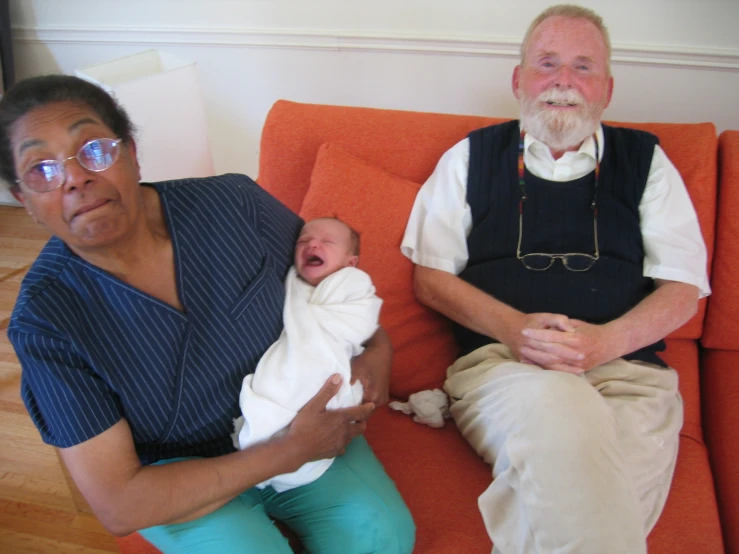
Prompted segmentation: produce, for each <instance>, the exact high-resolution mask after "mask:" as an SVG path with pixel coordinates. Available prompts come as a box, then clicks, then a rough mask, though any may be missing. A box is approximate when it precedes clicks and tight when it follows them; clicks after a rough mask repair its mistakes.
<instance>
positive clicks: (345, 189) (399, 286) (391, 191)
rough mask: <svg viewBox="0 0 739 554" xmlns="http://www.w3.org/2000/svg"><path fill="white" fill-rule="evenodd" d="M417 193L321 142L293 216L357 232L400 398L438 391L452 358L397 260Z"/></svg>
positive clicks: (440, 325)
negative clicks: (333, 221)
mask: <svg viewBox="0 0 739 554" xmlns="http://www.w3.org/2000/svg"><path fill="white" fill-rule="evenodd" d="M419 186H420V185H418V184H417V183H413V182H411V181H407V180H406V179H402V178H400V177H397V176H395V175H391V174H390V173H388V172H386V171H384V170H382V169H380V168H378V167H375V166H373V165H370V164H368V163H366V162H364V161H362V160H360V159H358V158H356V157H354V156H352V155H351V154H348V153H347V152H345V151H344V150H343V149H342V148H340V147H338V146H336V145H334V144H330V143H327V144H324V145H323V146H322V147H321V149H320V150H319V151H318V157H317V159H316V163H315V167H314V169H313V174H312V176H311V181H310V189H308V194H307V195H306V197H305V201H304V202H303V206H302V208H301V210H300V215H301V217H303V219H305V220H306V221H308V220H310V219H314V218H316V217H322V216H334V217H338V218H339V219H341V220H343V221H345V222H346V223H348V224H349V225H351V226H352V227H353V228H354V229H356V230H357V231H358V232H359V234H360V237H361V248H360V256H359V267H360V268H361V269H363V270H365V271H366V272H367V273H369V275H370V276H371V277H372V280H373V281H374V283H375V287H376V288H377V294H378V296H380V298H382V299H383V306H382V311H381V312H380V324H381V325H382V327H383V328H384V329H385V330H386V331H387V333H388V335H389V336H390V341H391V342H392V344H393V347H394V350H395V354H394V357H393V369H392V376H391V380H390V394H392V395H393V396H400V397H407V396H408V395H409V394H411V393H413V392H416V391H419V390H423V389H430V388H436V387H441V385H442V384H443V381H444V376H445V374H446V368H447V367H448V366H449V365H450V364H451V363H452V362H453V361H454V358H455V356H456V352H457V347H456V345H455V344H454V340H453V338H452V335H451V332H450V329H449V323H448V321H447V320H446V319H444V318H443V317H442V316H440V315H439V314H437V313H436V312H434V311H432V310H430V309H428V308H426V307H425V306H422V305H421V304H419V303H418V302H417V301H416V299H415V296H414V295H413V263H412V262H411V261H410V260H408V259H407V258H406V257H405V256H403V255H402V254H401V253H400V241H401V239H402V238H403V233H404V231H405V222H406V221H407V220H408V215H409V214H410V211H411V207H412V206H413V201H414V199H415V197H416V193H417V192H418V188H419Z"/></svg>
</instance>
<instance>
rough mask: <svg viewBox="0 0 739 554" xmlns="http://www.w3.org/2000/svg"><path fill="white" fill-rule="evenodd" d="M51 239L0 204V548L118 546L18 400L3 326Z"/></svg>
mask: <svg viewBox="0 0 739 554" xmlns="http://www.w3.org/2000/svg"><path fill="white" fill-rule="evenodd" d="M0 186H1V185H0ZM47 239H48V235H47V233H46V232H45V231H43V230H42V229H40V228H39V227H37V226H36V225H35V224H34V223H33V221H31V219H30V218H29V217H28V215H27V214H26V212H25V210H24V209H23V208H14V207H10V206H0V552H2V553H8V554H26V553H34V554H45V553H49V554H50V553H54V554H58V553H67V552H75V553H78V554H83V553H84V554H88V553H102V552H119V550H118V548H117V547H116V543H115V541H114V540H113V537H112V536H111V535H110V534H109V533H108V532H107V531H105V529H103V527H102V526H101V525H100V523H98V521H97V520H96V519H95V517H94V516H92V515H90V514H87V513H83V512H80V511H78V509H77V507H76V506H75V501H74V497H73V492H72V490H70V488H69V486H68V485H67V482H66V480H65V477H64V473H63V471H62V469H61V467H60V465H59V460H58V458H57V456H56V453H55V450H54V449H53V448H52V447H50V446H47V445H45V444H44V443H43V442H41V438H40V437H39V434H38V431H36V428H35V427H34V426H33V423H31V419H30V418H29V417H28V413H27V412H26V409H25V407H24V406H23V402H22V401H21V399H20V374H21V370H20V366H19V365H18V360H17V358H16V357H15V354H14V353H13V348H12V347H11V346H10V343H9V342H8V338H7V336H6V333H5V330H6V329H7V327H8V320H9V318H10V312H11V310H12V309H13V304H14V303H15V299H16V296H17V295H18V289H19V287H20V283H21V280H22V279H23V276H24V275H25V273H26V271H27V270H28V267H29V266H30V264H31V263H32V262H33V260H34V259H35V257H36V255H37V254H38V252H39V251H40V250H41V248H42V247H43V245H44V243H45V242H46V240H47Z"/></svg>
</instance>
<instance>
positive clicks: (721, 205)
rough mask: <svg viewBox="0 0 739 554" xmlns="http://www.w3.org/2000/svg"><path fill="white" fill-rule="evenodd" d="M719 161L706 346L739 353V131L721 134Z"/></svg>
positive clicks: (705, 336)
mask: <svg viewBox="0 0 739 554" xmlns="http://www.w3.org/2000/svg"><path fill="white" fill-rule="evenodd" d="M719 160H720V164H721V167H720V169H719V172H720V173H719V187H718V212H717V213H718V226H717V228H718V235H717V236H716V254H717V255H716V257H715V259H714V261H713V278H712V280H711V286H712V287H713V294H711V296H710V298H709V299H708V313H707V315H706V332H705V333H704V335H703V345H704V346H706V347H707V348H720V349H724V350H739V286H737V285H739V277H738V276H737V275H738V274H737V270H736V267H737V255H739V131H724V132H723V133H721V137H719Z"/></svg>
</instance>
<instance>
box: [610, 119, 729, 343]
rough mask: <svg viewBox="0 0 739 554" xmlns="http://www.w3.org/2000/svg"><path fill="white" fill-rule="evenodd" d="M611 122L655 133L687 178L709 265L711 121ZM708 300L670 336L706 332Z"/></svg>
mask: <svg viewBox="0 0 739 554" xmlns="http://www.w3.org/2000/svg"><path fill="white" fill-rule="evenodd" d="M609 124H610V125H615V126H619V127H631V128H632V129H641V130H642V131H647V132H649V133H652V134H653V135H656V136H657V137H658V138H659V142H660V146H661V147H662V149H663V150H664V151H665V154H667V157H668V158H670V161H672V163H673V164H675V167H676V168H677V170H678V171H679V172H680V175H681V176H682V178H683V181H685V186H686V187H687V189H688V193H689V194H690V199H691V200H692V201H693V206H694V207H695V211H696V214H697V215H698V221H699V222H700V226H701V231H702V232H703V239H704V240H705V242H706V249H707V250H708V268H707V270H710V267H711V263H712V260H713V247H714V242H715V241H714V234H715V233H714V227H715V224H716V215H715V213H716V179H717V167H716V152H717V150H718V139H717V137H716V128H715V127H714V125H713V124H712V123H694V124H681V123H621V122H609ZM706 303H707V300H706V299H705V298H704V299H703V300H701V301H700V303H699V305H698V313H697V314H696V315H695V316H693V318H692V319H691V320H690V321H688V322H687V323H686V324H685V325H683V326H682V327H680V328H679V329H677V330H675V331H674V332H673V333H672V334H670V337H671V338H680V339H698V338H700V337H701V335H702V334H703V321H704V319H705V314H706Z"/></svg>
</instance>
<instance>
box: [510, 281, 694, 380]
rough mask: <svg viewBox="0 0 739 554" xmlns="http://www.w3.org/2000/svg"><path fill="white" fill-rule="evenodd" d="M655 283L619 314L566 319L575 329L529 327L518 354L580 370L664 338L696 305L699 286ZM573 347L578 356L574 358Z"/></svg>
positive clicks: (555, 366)
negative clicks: (597, 320)
mask: <svg viewBox="0 0 739 554" xmlns="http://www.w3.org/2000/svg"><path fill="white" fill-rule="evenodd" d="M656 283H657V288H656V290H655V291H654V292H652V294H650V295H649V296H647V297H646V298H645V299H644V300H642V301H641V302H640V303H639V304H637V305H636V306H635V307H634V308H632V309H631V310H630V311H628V312H627V313H626V314H624V315H623V316H621V317H619V318H618V319H614V320H613V321H611V322H609V323H606V324H603V325H593V324H590V323H585V322H584V321H578V320H570V322H571V324H572V326H573V327H574V329H575V330H574V332H569V333H562V332H559V331H553V330H547V329H534V328H527V329H524V330H523V331H522V332H523V334H524V335H525V336H526V337H527V339H528V341H527V342H526V344H525V345H524V346H523V348H522V349H521V353H522V354H523V355H524V356H525V357H527V358H529V359H530V360H532V361H534V362H535V363H537V364H538V365H541V366H542V367H545V368H547V369H558V370H562V371H569V372H573V373H579V372H582V371H587V370H589V369H592V368H594V367H597V366H599V365H601V364H604V363H606V362H609V361H611V360H615V359H617V358H620V357H622V356H624V355H626V354H629V353H631V352H634V351H636V350H639V349H640V348H643V347H644V346H648V345H650V344H653V343H655V342H657V341H658V340H661V339H663V338H664V337H666V336H667V335H669V334H670V333H671V332H672V331H674V330H675V329H677V328H678V327H680V326H681V325H683V324H684V323H685V322H687V321H688V320H689V319H690V318H691V317H693V315H695V313H696V311H697V309H698V295H699V291H698V287H696V286H694V285H689V284H687V283H680V282H677V281H665V280H657V282H656ZM572 351H574V352H576V353H578V354H579V356H576V357H573V356H572V355H571V352H572Z"/></svg>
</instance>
